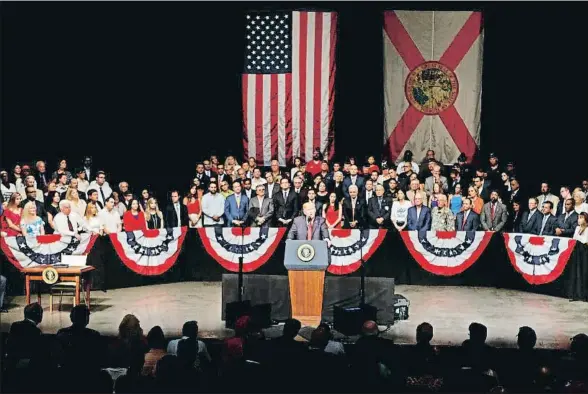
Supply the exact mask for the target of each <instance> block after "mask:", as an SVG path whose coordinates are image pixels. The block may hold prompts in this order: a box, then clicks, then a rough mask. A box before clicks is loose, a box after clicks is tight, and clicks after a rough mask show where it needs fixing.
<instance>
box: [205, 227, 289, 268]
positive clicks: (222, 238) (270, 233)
mask: <svg viewBox="0 0 588 394" xmlns="http://www.w3.org/2000/svg"><path fill="white" fill-rule="evenodd" d="M198 233H199V234H200V238H201V239H202V243H203V244H204V248H205V249H206V251H207V252H208V254H209V255H211V256H212V258H214V259H215V260H216V261H217V262H218V263H219V264H220V265H222V266H223V268H225V269H226V270H228V271H232V272H239V256H241V254H243V272H252V271H255V270H256V269H258V268H259V267H261V266H262V265H264V264H265V263H266V262H267V261H268V260H269V258H270V257H271V256H272V255H273V254H274V251H275V250H276V248H277V247H278V244H279V243H280V240H281V239H282V237H283V236H284V234H285V233H286V229H285V228H283V227H281V228H273V227H246V228H243V229H242V228H240V227H231V228H226V227H225V228H222V227H203V228H199V229H198Z"/></svg>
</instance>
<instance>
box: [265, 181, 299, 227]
mask: <svg viewBox="0 0 588 394" xmlns="http://www.w3.org/2000/svg"><path fill="white" fill-rule="evenodd" d="M272 199H273V200H274V221H275V225H277V226H278V227H286V226H288V225H289V224H290V223H291V222H292V219H294V217H295V216H296V213H297V212H298V211H299V210H300V207H299V205H298V203H299V201H298V195H297V194H296V192H295V191H293V190H292V189H290V179H288V178H287V177H283V178H282V179H280V191H279V192H277V193H275V194H274V196H273V198H272Z"/></svg>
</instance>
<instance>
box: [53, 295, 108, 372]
mask: <svg viewBox="0 0 588 394" xmlns="http://www.w3.org/2000/svg"><path fill="white" fill-rule="evenodd" d="M69 318H70V320H71V322H72V325H71V326H69V327H66V328H62V329H60V330H59V331H57V335H56V339H57V342H58V343H59V344H60V345H61V349H62V351H63V362H62V364H63V366H64V367H66V368H70V369H72V368H77V367H81V368H87V367H88V365H87V362H88V361H91V362H93V363H94V366H100V361H101V359H102V357H100V356H103V354H102V355H101V354H100V353H101V350H100V333H98V331H95V330H92V329H90V328H87V325H88V323H90V310H89V309H88V307H87V306H86V305H85V304H81V305H76V306H75V307H74V308H73V309H72V310H71V313H70V314H69Z"/></svg>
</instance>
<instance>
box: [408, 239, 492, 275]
mask: <svg viewBox="0 0 588 394" xmlns="http://www.w3.org/2000/svg"><path fill="white" fill-rule="evenodd" d="M400 234H401V236H402V240H403V241H404V244H405V245H406V247H407V248H408V250H409V251H410V254H411V255H412V257H413V258H414V259H415V260H416V261H417V263H418V264H419V265H420V266H421V267H422V268H423V269H424V270H426V271H428V272H430V273H432V274H435V275H443V276H453V275H458V274H461V273H462V272H464V271H465V270H466V269H468V268H469V267H471V266H472V264H474V263H475V262H476V261H477V260H478V258H479V257H480V255H481V254H482V252H483V251H484V249H486V246H488V242H490V239H491V238H492V232H490V231H402V232H401V233H400Z"/></svg>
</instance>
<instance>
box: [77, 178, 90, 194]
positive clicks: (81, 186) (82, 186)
mask: <svg viewBox="0 0 588 394" xmlns="http://www.w3.org/2000/svg"><path fill="white" fill-rule="evenodd" d="M89 185H90V182H88V181H87V180H85V179H79V178H78V190H79V191H81V192H84V193H85V192H86V190H88V186H89Z"/></svg>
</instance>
